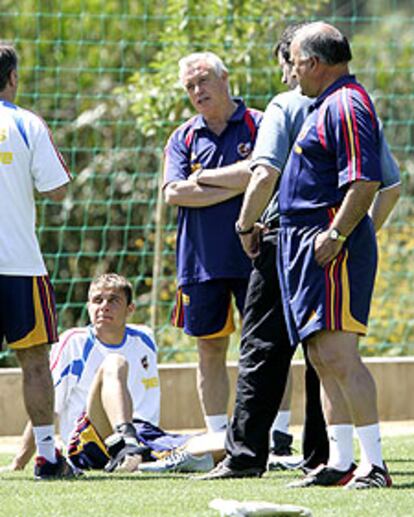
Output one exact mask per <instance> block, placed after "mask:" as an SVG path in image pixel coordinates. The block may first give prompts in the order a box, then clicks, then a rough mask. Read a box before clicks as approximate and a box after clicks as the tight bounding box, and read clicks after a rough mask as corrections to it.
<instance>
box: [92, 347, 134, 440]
mask: <svg viewBox="0 0 414 517" xmlns="http://www.w3.org/2000/svg"><path fill="white" fill-rule="evenodd" d="M127 383H128V363H127V361H126V360H125V358H124V357H122V356H120V355H117V354H111V355H109V356H107V357H106V358H105V360H104V361H103V363H102V365H101V367H100V368H99V370H98V372H97V374H96V376H95V379H94V382H93V384H92V387H91V391H90V393H89V397H88V404H87V410H86V412H87V415H88V417H89V419H90V421H91V422H92V423H93V426H94V427H95V429H96V431H97V432H98V433H99V435H100V436H101V438H103V439H105V438H107V437H108V436H109V435H110V434H112V433H113V431H114V429H116V427H117V426H119V425H121V424H124V423H127V422H132V400H131V395H130V393H129V390H128V384H127Z"/></svg>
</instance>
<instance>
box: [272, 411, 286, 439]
mask: <svg viewBox="0 0 414 517" xmlns="http://www.w3.org/2000/svg"><path fill="white" fill-rule="evenodd" d="M290 415H291V411H290V410H287V411H279V412H278V414H277V415H276V418H275V420H274V422H273V424H272V429H271V430H272V431H280V432H281V433H285V434H288V431H289V423H290Z"/></svg>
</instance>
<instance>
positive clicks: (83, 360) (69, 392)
mask: <svg viewBox="0 0 414 517" xmlns="http://www.w3.org/2000/svg"><path fill="white" fill-rule="evenodd" d="M113 353H117V354H120V355H122V356H123V357H125V359H126V360H127V362H128V366H129V370H128V389H129V392H130V394H131V397H132V404H133V417H134V418H139V419H141V420H146V421H147V422H150V423H152V424H154V425H158V422H159V417H160V383H159V377H158V368H157V346H156V344H155V341H154V336H153V333H152V331H151V329H150V328H149V327H147V326H145V325H133V324H130V325H127V326H126V329H125V334H124V338H123V339H122V341H121V343H119V344H117V345H108V344H105V343H102V342H101V341H100V340H99V339H98V338H97V337H96V335H95V331H94V328H93V326H92V325H90V326H89V327H81V328H72V329H70V330H68V331H66V332H64V333H63V334H62V335H61V337H60V340H59V343H56V344H55V345H53V347H52V352H51V357H50V364H51V371H52V376H53V384H54V387H55V412H56V413H57V414H58V415H59V422H60V434H61V437H62V440H63V442H64V443H65V445H66V444H67V441H68V438H69V437H70V434H71V432H72V431H73V429H74V427H75V423H76V420H77V419H78V417H79V416H80V415H81V414H82V413H83V412H84V411H85V410H86V403H87V399H88V395H89V392H90V389H91V386H92V383H93V380H94V378H95V375H96V372H97V371H98V369H99V367H100V366H101V364H102V362H103V360H104V359H105V357H107V356H108V355H109V354H113Z"/></svg>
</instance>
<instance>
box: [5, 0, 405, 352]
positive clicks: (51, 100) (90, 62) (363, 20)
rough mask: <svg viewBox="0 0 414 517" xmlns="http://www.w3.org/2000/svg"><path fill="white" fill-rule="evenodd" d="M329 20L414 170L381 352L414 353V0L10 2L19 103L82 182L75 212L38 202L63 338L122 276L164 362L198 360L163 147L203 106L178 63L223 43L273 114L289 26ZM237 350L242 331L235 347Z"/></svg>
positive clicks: (398, 224)
mask: <svg viewBox="0 0 414 517" xmlns="http://www.w3.org/2000/svg"><path fill="white" fill-rule="evenodd" d="M304 19H313V20H316V19H325V20H327V21H331V22H332V23H334V24H336V25H338V26H339V27H340V28H341V29H342V30H343V31H344V32H345V33H346V34H347V35H348V36H349V38H350V39H351V42H352V47H353V52H354V60H353V62H352V71H353V72H355V73H356V74H357V76H358V78H359V80H361V81H362V82H363V83H364V84H365V85H366V86H367V87H368V89H369V90H370V92H371V93H372V95H373V96H374V98H375V101H376V105H377V108H378V112H379V114H380V115H381V117H382V119H383V122H384V126H385V131H386V135H387V137H388V139H389V142H390V145H391V147H392V149H393V151H394V153H395V155H396V156H397V158H398V160H399V162H400V165H401V170H402V174H403V197H402V199H401V202H400V203H399V206H398V208H397V210H396V211H395V213H394V215H393V218H392V220H391V221H390V223H389V224H388V225H387V226H386V227H385V228H384V230H383V231H382V233H381V236H380V251H381V266H380V271H379V275H378V281H377V288H376V293H375V300H374V304H373V310H372V318H371V324H370V334H369V336H368V337H367V338H366V339H365V340H364V341H363V345H362V346H363V349H364V353H366V354H370V355H374V354H375V355H376V354H385V353H387V354H392V355H404V354H413V351H414V328H413V325H414V296H413V294H412V288H411V286H412V284H413V267H412V265H411V264H412V260H413V253H414V235H413V231H412V229H413V221H414V215H413V203H412V196H413V194H414V183H413V178H414V159H413V150H414V102H413V101H414V99H413V97H414V93H413V92H414V88H413V77H414V60H413V57H412V56H413V54H414V36H413V34H414V18H413V8H412V5H411V1H410V0H406V1H402V0H401V1H400V0H389V1H378V0H368V1H329V0H320V1H316V0H312V1H311V0H302V1H298V0H287V1H285V2H283V3H282V2H280V1H279V0H262V1H261V2H251V1H250V0H237V1H236V0H233V1H231V0H212V1H211V2H209V3H208V5H206V6H203V5H202V4H200V3H199V2H196V1H195V0H185V1H184V0H153V1H150V0H140V1H139V2H136V1H132V0H130V1H129V0H106V1H103V0H60V1H59V0H42V1H40V0H20V1H19V2H14V1H10V0H3V2H2V10H1V12H0V28H1V31H0V35H1V37H2V38H3V39H6V40H10V41H12V42H14V44H15V45H16V47H17V49H18V51H19V54H20V58H21V63H20V90H19V92H20V93H19V97H18V103H19V104H21V105H22V106H24V107H27V108H29V109H32V110H34V111H36V112H37V113H39V114H40V115H42V116H43V118H45V119H46V121H47V122H48V124H49V125H50V127H51V128H52V131H53V134H54V138H55V141H56V142H57V144H58V146H59V148H60V149H61V150H62V152H63V154H64V156H65V159H66V160H67V163H68V165H69V167H70V169H71V171H72V173H73V176H74V182H73V184H72V186H71V190H70V194H69V196H68V197H67V199H66V200H65V202H64V203H63V205H58V204H53V203H51V202H48V201H45V200H41V199H39V201H38V223H39V238H40V242H41V246H42V249H43V252H44V255H45V257H46V261H47V266H48V269H49V272H50V275H51V278H52V281H53V284H54V286H55V290H56V294H57V302H58V311H59V325H60V329H61V330H63V329H65V328H68V327H70V326H74V325H83V324H85V323H86V321H87V313H86V310H85V303H84V302H85V299H86V292H87V287H88V284H89V282H90V280H91V278H92V277H94V276H95V275H96V274H98V273H100V272H106V271H116V272H119V273H121V274H124V275H125V276H127V277H128V278H129V279H130V280H131V281H132V282H133V285H134V289H135V300H136V303H137V313H136V315H135V320H136V321H139V322H145V323H149V324H151V325H153V326H154V328H155V330H156V333H157V337H158V342H159V345H160V349H161V358H162V359H163V360H175V361H182V360H188V359H193V358H194V355H193V353H194V348H193V344H192V342H191V341H190V340H189V339H188V338H185V336H183V334H182V333H181V332H178V331H174V330H173V329H172V328H171V325H170V323H169V314H170V311H171V308H172V304H173V299H174V294H175V283H174V282H175V266H174V246H175V215H176V214H175V210H172V209H169V208H166V207H165V206H164V205H163V202H162V196H161V195H160V188H159V187H160V178H161V166H162V152H163V147H164V144H165V142H166V139H167V137H168V135H169V134H170V132H171V131H172V130H173V129H174V128H175V127H176V126H177V125H178V124H179V123H180V122H181V121H183V120H184V119H185V118H186V117H188V116H189V114H190V113H191V110H190V107H189V105H188V103H187V101H186V99H185V95H184V93H183V91H182V90H181V89H180V88H179V86H178V84H177V78H176V75H177V60H178V59H179V58H180V57H181V56H183V55H184V54H186V53H189V52H191V51H195V50H200V49H210V50H213V51H215V52H217V53H218V54H220V55H221V56H222V57H223V59H224V61H225V62H226V64H227V65H228V66H229V68H230V72H231V84H232V89H233V92H234V94H236V95H242V96H243V97H244V98H245V100H246V101H247V103H248V104H249V105H250V106H252V107H256V108H261V109H263V108H264V107H265V106H266V104H267V102H268V101H269V100H270V98H271V97H272V96H273V95H275V94H276V93H277V92H279V91H281V90H282V89H283V87H282V85H281V83H280V75H279V72H278V69H277V66H276V63H275V62H274V61H273V59H272V53H271V49H272V46H273V44H274V42H275V41H276V39H277V37H278V35H279V34H280V32H281V30H282V29H283V28H284V26H285V25H286V24H287V23H290V22H293V21H299V20H304ZM236 353H237V338H235V339H234V343H233V354H234V356H235V355H236Z"/></svg>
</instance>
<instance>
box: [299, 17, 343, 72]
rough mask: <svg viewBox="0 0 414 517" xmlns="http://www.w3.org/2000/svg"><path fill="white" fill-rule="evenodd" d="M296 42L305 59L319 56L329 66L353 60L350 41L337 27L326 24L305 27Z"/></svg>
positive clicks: (311, 24) (319, 23)
mask: <svg viewBox="0 0 414 517" xmlns="http://www.w3.org/2000/svg"><path fill="white" fill-rule="evenodd" d="M294 40H296V41H298V42H299V48H300V51H301V54H302V56H303V57H304V58H309V57H313V56H317V57H318V58H319V59H320V60H321V61H322V62H324V63H326V64H328V65H337V64H339V63H348V62H349V61H351V59H352V52H351V47H350V45H349V41H348V39H347V38H346V36H344V35H343V34H342V33H341V31H339V30H338V29H337V28H336V27H334V26H332V25H329V24H327V23H324V22H314V23H310V24H308V25H305V26H304V27H303V28H301V29H299V30H298V32H297V33H296V35H295V37H294Z"/></svg>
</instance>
